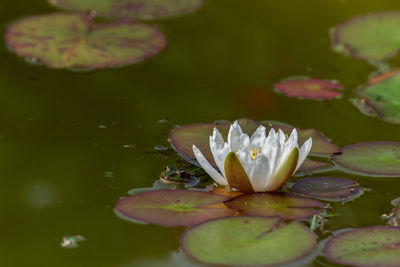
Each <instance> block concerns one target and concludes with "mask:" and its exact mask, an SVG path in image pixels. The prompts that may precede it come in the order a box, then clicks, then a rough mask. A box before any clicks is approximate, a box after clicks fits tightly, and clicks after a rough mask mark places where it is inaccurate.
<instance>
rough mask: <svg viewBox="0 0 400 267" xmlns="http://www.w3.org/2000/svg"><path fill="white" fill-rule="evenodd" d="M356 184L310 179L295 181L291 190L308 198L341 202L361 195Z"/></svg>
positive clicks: (338, 180) (352, 182)
mask: <svg viewBox="0 0 400 267" xmlns="http://www.w3.org/2000/svg"><path fill="white" fill-rule="evenodd" d="M357 185H358V183H357V182H356V181H353V180H349V179H343V178H337V177H312V178H306V179H302V180H299V181H297V182H296V183H295V184H293V185H292V187H291V190H292V191H293V192H295V193H299V194H302V195H306V196H309V197H315V198H320V199H324V200H331V201H341V200H343V199H345V198H349V197H352V196H353V197H356V196H359V195H360V193H361V188H359V187H357Z"/></svg>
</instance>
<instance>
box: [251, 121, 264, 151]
mask: <svg viewBox="0 0 400 267" xmlns="http://www.w3.org/2000/svg"><path fill="white" fill-rule="evenodd" d="M265 138H266V130H265V127H264V126H262V125H261V126H259V127H258V128H257V129H256V130H255V132H254V133H253V135H252V136H251V138H250V143H251V146H252V147H253V148H254V147H255V148H256V149H258V148H259V147H261V146H262V145H263V144H264V142H265Z"/></svg>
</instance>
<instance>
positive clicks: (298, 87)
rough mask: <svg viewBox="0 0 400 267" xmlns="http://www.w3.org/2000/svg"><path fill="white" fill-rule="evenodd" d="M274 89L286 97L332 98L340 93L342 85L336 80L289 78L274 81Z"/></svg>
mask: <svg viewBox="0 0 400 267" xmlns="http://www.w3.org/2000/svg"><path fill="white" fill-rule="evenodd" d="M274 87H275V89H276V90H278V91H279V92H281V93H283V94H285V95H286V96H288V97H297V98H306V99H316V100H324V99H332V98H335V97H339V96H341V95H342V92H339V91H337V90H342V89H343V86H342V85H341V84H340V83H338V82H337V81H328V80H320V79H311V78H290V79H288V80H286V81H283V82H280V83H276V84H275V85H274Z"/></svg>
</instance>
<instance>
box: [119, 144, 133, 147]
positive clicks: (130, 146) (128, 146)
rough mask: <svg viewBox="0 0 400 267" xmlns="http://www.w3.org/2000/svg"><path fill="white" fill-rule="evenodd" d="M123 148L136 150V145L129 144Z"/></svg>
mask: <svg viewBox="0 0 400 267" xmlns="http://www.w3.org/2000/svg"><path fill="white" fill-rule="evenodd" d="M122 147H123V148H135V147H136V145H130V144H127V145H123V146H122Z"/></svg>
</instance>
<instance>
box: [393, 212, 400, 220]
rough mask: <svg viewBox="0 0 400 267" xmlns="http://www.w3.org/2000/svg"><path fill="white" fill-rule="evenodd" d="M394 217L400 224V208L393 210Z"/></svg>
mask: <svg viewBox="0 0 400 267" xmlns="http://www.w3.org/2000/svg"><path fill="white" fill-rule="evenodd" d="M393 214H394V217H395V218H396V221H397V223H400V208H397V209H394V210H393Z"/></svg>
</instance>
